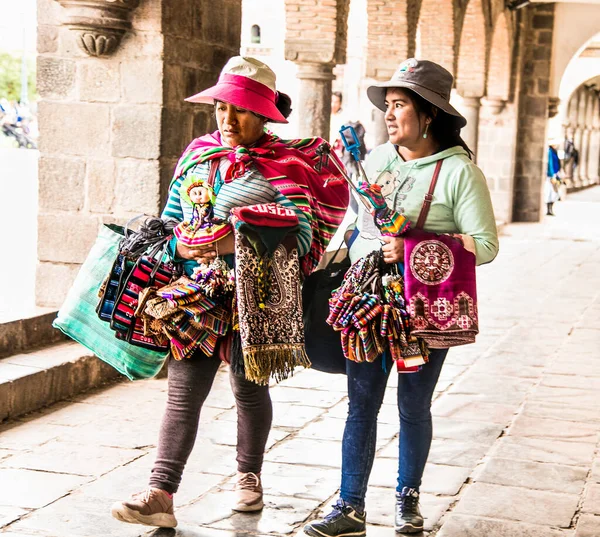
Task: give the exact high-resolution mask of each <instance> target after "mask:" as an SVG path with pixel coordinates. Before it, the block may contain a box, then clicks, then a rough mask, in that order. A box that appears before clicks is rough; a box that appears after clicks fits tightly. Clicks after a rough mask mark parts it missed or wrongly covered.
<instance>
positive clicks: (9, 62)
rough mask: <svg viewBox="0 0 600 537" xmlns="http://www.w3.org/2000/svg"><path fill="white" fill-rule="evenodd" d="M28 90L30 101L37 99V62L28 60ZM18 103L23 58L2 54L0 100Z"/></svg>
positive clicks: (0, 59) (0, 63)
mask: <svg viewBox="0 0 600 537" xmlns="http://www.w3.org/2000/svg"><path fill="white" fill-rule="evenodd" d="M27 79H28V81H27V84H28V85H27V89H28V94H29V101H30V102H31V101H34V100H36V99H37V90H36V86H35V60H34V58H31V57H29V58H27ZM2 97H5V98H6V99H8V100H9V101H18V100H19V99H20V97H21V57H20V56H15V55H12V54H8V53H6V52H0V98H2Z"/></svg>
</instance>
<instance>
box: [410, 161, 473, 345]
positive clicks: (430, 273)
mask: <svg viewBox="0 0 600 537" xmlns="http://www.w3.org/2000/svg"><path fill="white" fill-rule="evenodd" d="M441 165H442V161H441V160H440V161H438V163H437V166H436V169H435V172H434V174H433V178H432V180H431V185H430V187H429V192H428V193H427V194H426V195H425V200H424V202H423V207H422V208H421V213H420V215H419V219H418V221H417V225H416V227H415V228H414V229H412V230H410V231H409V232H408V233H407V234H406V235H405V239H404V267H405V269H404V279H405V295H406V303H407V308H408V310H409V313H410V324H411V335H414V336H416V337H420V338H423V339H424V340H425V342H426V343H427V344H428V345H429V347H431V348H432V349H445V348H447V347H455V346H457V345H465V344H467V343H474V342H475V336H476V335H477V334H478V332H479V323H478V317H477V286H476V280H475V255H474V254H473V253H471V252H469V251H468V250H466V249H465V248H464V246H463V244H462V241H461V240H460V238H455V237H453V236H452V235H446V234H440V235H438V234H436V233H429V232H426V231H423V230H422V228H423V224H424V223H425V219H426V218H427V213H428V212H429V206H430V205H431V200H432V199H433V191H434V189H435V184H436V182H437V178H438V175H439V171H440V168H441Z"/></svg>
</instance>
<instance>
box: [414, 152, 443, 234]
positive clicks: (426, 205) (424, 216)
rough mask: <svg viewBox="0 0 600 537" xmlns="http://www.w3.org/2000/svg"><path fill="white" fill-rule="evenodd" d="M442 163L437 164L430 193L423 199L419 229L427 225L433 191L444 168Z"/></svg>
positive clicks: (439, 161) (418, 221) (418, 222)
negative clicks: (441, 169)
mask: <svg viewBox="0 0 600 537" xmlns="http://www.w3.org/2000/svg"><path fill="white" fill-rule="evenodd" d="M442 162H444V159H442V160H438V161H437V164H436V165H435V171H434V172H433V177H432V178H431V184H430V185H429V192H427V194H425V198H424V199H423V206H422V207H421V213H420V214H419V219H418V220H417V225H416V226H415V227H416V228H417V229H423V226H424V225H425V220H426V219H427V213H429V207H430V206H431V201H432V200H433V191H434V190H435V184H436V183H437V180H438V176H439V175H440V168H441V167H442Z"/></svg>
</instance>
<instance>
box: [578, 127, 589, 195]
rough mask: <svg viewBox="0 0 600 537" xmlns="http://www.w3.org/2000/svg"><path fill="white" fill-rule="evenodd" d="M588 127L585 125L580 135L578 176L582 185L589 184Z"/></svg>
mask: <svg viewBox="0 0 600 537" xmlns="http://www.w3.org/2000/svg"><path fill="white" fill-rule="evenodd" d="M590 134H591V132H590V129H589V128H588V126H587V125H586V126H585V128H584V129H583V133H582V135H581V153H580V154H579V166H580V173H579V177H580V179H581V183H582V185H583V186H586V185H589V184H590V179H589V171H588V160H589V158H590Z"/></svg>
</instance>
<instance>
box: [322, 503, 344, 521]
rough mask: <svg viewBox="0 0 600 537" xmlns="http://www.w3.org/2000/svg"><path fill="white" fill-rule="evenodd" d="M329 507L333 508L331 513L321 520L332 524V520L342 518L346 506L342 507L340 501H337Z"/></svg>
mask: <svg viewBox="0 0 600 537" xmlns="http://www.w3.org/2000/svg"><path fill="white" fill-rule="evenodd" d="M331 507H333V511H331V513H329V514H328V515H325V517H324V519H323V520H325V521H326V522H333V521H334V520H337V519H338V518H339V517H340V516H342V515H343V514H344V509H345V508H346V505H344V504H343V503H342V502H340V501H337V502H336V503H334V504H333V505H332V506H331Z"/></svg>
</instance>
